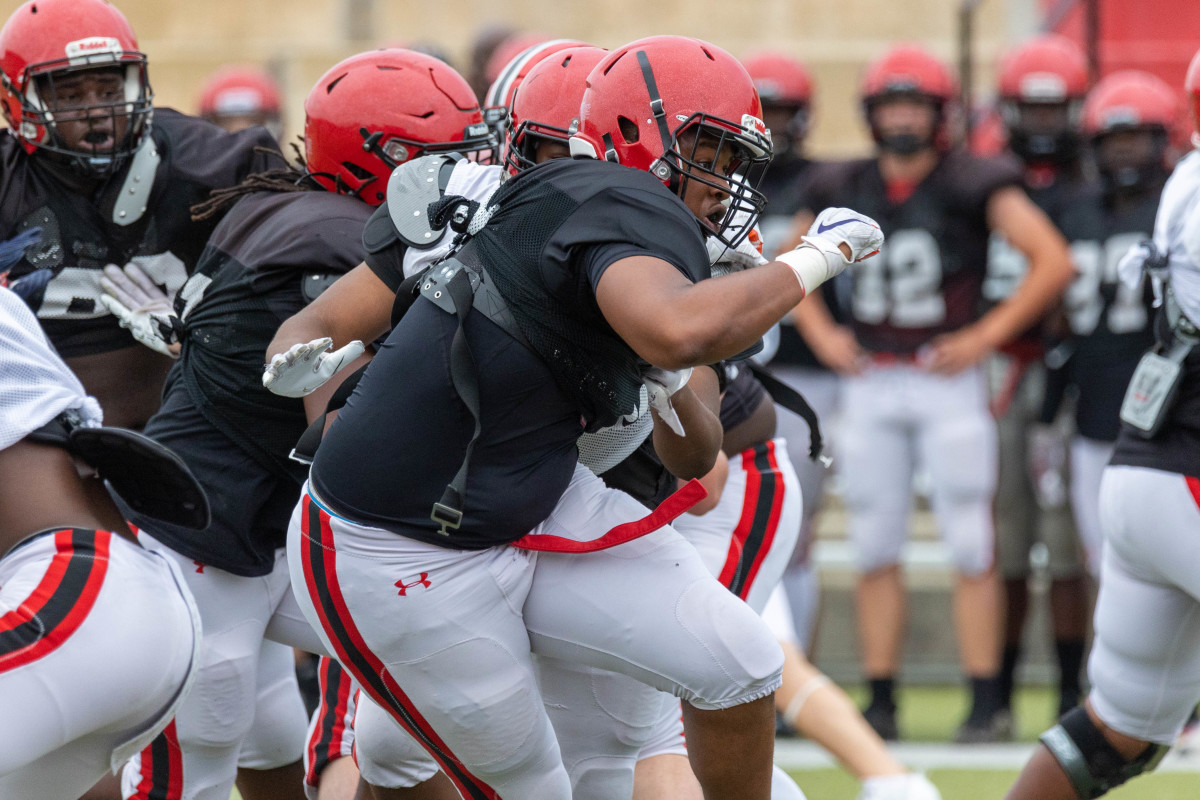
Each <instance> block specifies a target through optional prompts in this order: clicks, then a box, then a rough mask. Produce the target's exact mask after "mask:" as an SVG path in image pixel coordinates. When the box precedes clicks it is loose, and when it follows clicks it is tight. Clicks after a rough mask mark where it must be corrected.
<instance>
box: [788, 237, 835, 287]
mask: <svg viewBox="0 0 1200 800" xmlns="http://www.w3.org/2000/svg"><path fill="white" fill-rule="evenodd" d="M834 259H836V261H835V260H834ZM775 260H776V261H782V262H783V263H784V264H787V265H788V266H789V267H791V268H792V272H793V273H795V275H796V280H798V281H800V287H801V288H802V289H804V296H805V297H807V296H808V295H810V294H812V292H814V291H815V290H816V288H817V287H818V286H820V285H821V284H822V283H824V282H825V281H827V280H829V279H830V278H832V277H833V276H834V275H836V274H838V273H839V272H841V271H842V269H843V268H845V265H846V259H845V258H844V257H843V256H842V251H841V250H839V249H838V248H837V246H836V245H834V246H833V252H829V251H826V250H824V249H823V248H821V247H820V246H819V245H818V244H817V243H815V242H811V241H805V242H804V244H802V245H800V246H799V247H797V248H796V249H795V250H789V251H788V252H786V253H780V254H779V255H777V256H776V257H775Z"/></svg>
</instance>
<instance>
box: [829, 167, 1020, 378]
mask: <svg viewBox="0 0 1200 800" xmlns="http://www.w3.org/2000/svg"><path fill="white" fill-rule="evenodd" d="M1020 185H1021V175H1020V172H1019V171H1018V170H1017V169H1016V167H1015V165H1014V164H1012V163H1011V162H1009V161H1008V160H1002V159H983V158H977V157H975V156H972V155H970V154H969V153H967V152H965V151H961V150H953V151H950V152H948V153H946V154H945V155H944V156H943V157H942V158H941V160H940V161H939V162H938V165H937V166H936V167H935V168H934V169H933V171H932V172H931V173H930V174H929V175H928V176H926V177H925V179H924V180H923V181H921V183H919V184H918V185H917V186H916V187H915V188H914V189H913V190H912V192H911V194H908V195H907V197H905V198H904V199H902V200H899V201H897V202H893V201H892V200H890V199H889V197H888V187H887V186H886V185H885V182H884V180H883V177H882V175H880V172H879V166H878V162H877V161H876V160H874V159H868V160H862V161H850V162H845V163H843V164H840V165H837V166H831V167H830V168H827V169H823V170H821V174H820V176H819V177H817V178H814V180H813V182H812V184H811V186H810V189H809V195H808V200H809V203H810V205H811V207H812V208H814V209H823V208H827V207H830V206H844V207H847V208H852V209H854V210H855V211H858V212H860V213H862V214H866V215H867V216H869V217H872V218H874V219H875V220H876V221H877V222H878V223H879V226H880V228H881V229H882V230H883V232H884V234H885V236H886V237H887V240H886V242H885V243H884V245H883V248H882V250H881V251H880V253H879V255H878V256H876V257H874V258H870V259H867V260H866V261H864V262H862V263H861V264H856V265H855V267H854V269H853V270H847V272H848V273H850V274H851V275H852V277H853V293H852V298H851V303H850V317H851V320H850V321H851V324H852V325H853V327H854V332H855V335H856V336H857V337H858V340H859V342H860V343H861V344H862V345H863V346H864V347H865V348H867V349H868V350H874V351H877V352H889V353H901V354H911V353H915V352H916V351H917V350H918V349H919V348H920V347H921V346H922V345H924V344H926V343H927V342H929V340H930V339H932V338H933V337H935V336H937V335H939V334H942V333H946V332H949V331H953V330H957V329H958V328H961V327H963V326H965V325H968V324H970V323H972V322H974V321H975V320H976V319H977V318H978V316H979V313H980V308H979V307H980V299H981V286H982V283H983V278H984V274H985V272H986V269H987V249H988V225H987V204H988V201H989V199H990V198H991V197H992V195H993V194H994V193H995V192H997V191H999V190H1000V189H1003V188H1006V187H1010V186H1016V187H1019V186H1020Z"/></svg>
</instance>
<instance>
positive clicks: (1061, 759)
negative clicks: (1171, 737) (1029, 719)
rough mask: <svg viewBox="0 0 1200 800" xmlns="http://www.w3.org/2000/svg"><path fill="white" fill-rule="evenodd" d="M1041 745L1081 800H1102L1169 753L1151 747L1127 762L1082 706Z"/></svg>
mask: <svg viewBox="0 0 1200 800" xmlns="http://www.w3.org/2000/svg"><path fill="white" fill-rule="evenodd" d="M1039 741H1040V742H1041V743H1042V744H1043V745H1045V746H1046V749H1047V750H1049V751H1050V755H1052V756H1054V759H1055V760H1056V761H1057V762H1058V765H1059V766H1060V767H1062V769H1063V772H1065V773H1067V778H1069V779H1070V781H1071V785H1072V786H1074V787H1075V793H1076V794H1077V795H1079V797H1080V800H1092V798H1095V797H1100V796H1101V795H1103V794H1106V793H1107V792H1109V791H1110V790H1112V789H1114V788H1116V787H1117V786H1120V785H1121V784H1123V783H1125V782H1126V781H1128V780H1129V779H1130V778H1134V777H1137V776H1138V775H1141V774H1142V773H1143V772H1149V771H1150V770H1152V769H1154V768H1155V767H1156V766H1158V762H1159V761H1161V760H1162V757H1163V756H1164V755H1166V752H1167V750H1168V749H1169V748H1168V747H1167V746H1166V745H1160V744H1149V745H1147V746H1146V749H1145V750H1143V751H1142V752H1141V754H1140V755H1138V756H1137V757H1136V758H1134V759H1133V760H1132V761H1127V760H1125V757H1124V756H1122V755H1121V754H1120V753H1118V752H1117V750H1116V748H1114V747H1113V746H1112V745H1111V744H1109V743H1108V740H1107V739H1105V738H1104V733H1103V732H1102V731H1101V730H1100V729H1098V728H1097V727H1096V726H1095V724H1094V723H1093V722H1092V718H1091V717H1089V716H1088V713H1087V711H1086V710H1085V709H1084V708H1083V707H1082V706H1081V707H1078V708H1073V709H1071V710H1070V711H1068V712H1067V713H1066V714H1064V715H1063V716H1062V719H1060V720H1059V723H1058V724H1057V725H1055V726H1054V727H1053V728H1051V729H1050V730H1048V731H1046V732H1045V733H1043V734H1042V735H1041V737H1040V739H1039Z"/></svg>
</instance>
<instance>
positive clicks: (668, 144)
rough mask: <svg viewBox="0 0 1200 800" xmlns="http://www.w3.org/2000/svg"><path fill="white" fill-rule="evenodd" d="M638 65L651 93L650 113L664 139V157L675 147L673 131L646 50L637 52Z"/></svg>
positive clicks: (647, 89)
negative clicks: (668, 123) (669, 125)
mask: <svg viewBox="0 0 1200 800" xmlns="http://www.w3.org/2000/svg"><path fill="white" fill-rule="evenodd" d="M637 60H638V65H639V66H641V68H642V79H643V80H645V81H646V91H648V92H649V93H650V111H651V113H653V114H654V120H655V122H657V123H658V135H659V137H661V138H662V145H663V156H664V157H665V156H666V154H667V153H668V152H670V151H671V149H672V147H673V142H672V141H671V139H672V137H671V129H670V127H668V126H667V112H666V109H665V108H664V107H663V100H662V95H660V94H659V93H658V83H657V82H656V81H655V80H654V70H653V69H651V68H650V58H649V57H648V56H647V55H646V51H645V50H638V52H637Z"/></svg>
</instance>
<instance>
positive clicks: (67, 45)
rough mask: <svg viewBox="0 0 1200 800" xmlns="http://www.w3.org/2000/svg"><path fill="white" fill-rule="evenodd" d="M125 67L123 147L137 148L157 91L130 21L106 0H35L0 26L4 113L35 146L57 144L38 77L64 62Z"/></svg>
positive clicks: (28, 145)
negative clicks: (154, 89)
mask: <svg viewBox="0 0 1200 800" xmlns="http://www.w3.org/2000/svg"><path fill="white" fill-rule="evenodd" d="M114 65H115V66H124V67H125V103H124V105H125V108H124V110H123V112H122V113H126V114H128V115H129V116H130V121H129V128H128V132H127V134H126V141H125V143H124V145H123V147H122V150H124V151H125V152H131V151H132V150H133V149H136V147H137V145H138V144H139V143H140V141H141V135H142V133H143V131H144V130H145V126H146V123H147V122H148V121H149V119H150V114H151V100H152V99H153V92H152V91H151V89H150V82H149V78H148V77H147V71H146V56H145V55H144V54H143V53H141V52H139V51H138V44H137V38H136V37H135V36H134V33H133V28H131V27H130V25H129V21H128V20H126V19H125V16H124V15H123V14H122V13H121V12H120V11H119V10H117V8H116V7H115V6H113V5H112V4H111V3H108V2H106V1H105V0H30V1H29V2H27V3H25V4H24V5H22V6H21V7H20V8H18V9H17V10H16V11H14V12H13V13H12V16H10V17H9V18H8V21H7V22H5V23H4V27H3V28H0V71H2V72H3V76H4V79H3V87H2V88H0V106H2V108H3V113H4V118H5V119H6V120H7V121H8V124H9V126H10V127H11V128H12V129H13V131H14V133H16V135H17V137H18V138H20V139H21V141H22V142H23V143H24V145H25V149H26V151H27V152H29V153H32V152H33V151H34V150H35V149H36V148H37V147H47V149H59V150H60V151H61V149H60V148H56V147H54V145H53V138H54V133H53V117H52V116H51V115H50V114H49V113H48V111H47V109H46V107H45V105H44V103H43V102H42V99H41V98H40V97H39V95H38V86H37V83H36V81H35V79H36V78H38V77H41V76H49V75H53V74H55V73H59V72H64V71H67V70H78V69H86V68H89V67H110V66H114Z"/></svg>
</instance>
